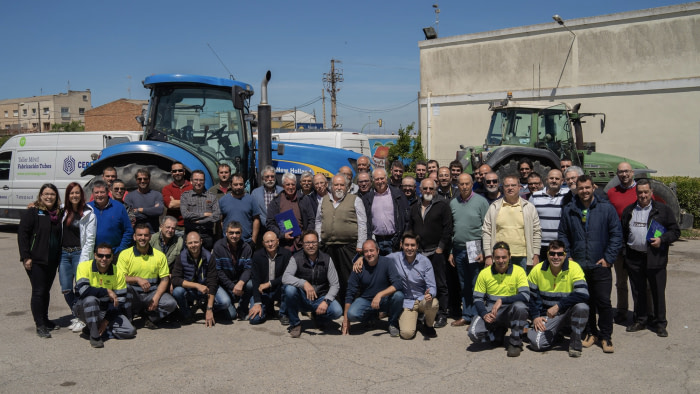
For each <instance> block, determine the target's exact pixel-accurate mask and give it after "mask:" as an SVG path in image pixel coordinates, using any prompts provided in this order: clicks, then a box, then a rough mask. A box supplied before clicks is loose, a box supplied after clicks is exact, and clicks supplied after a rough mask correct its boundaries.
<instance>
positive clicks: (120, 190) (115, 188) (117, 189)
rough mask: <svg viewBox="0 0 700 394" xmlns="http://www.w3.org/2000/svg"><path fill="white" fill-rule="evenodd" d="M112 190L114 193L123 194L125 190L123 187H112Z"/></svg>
mask: <svg viewBox="0 0 700 394" xmlns="http://www.w3.org/2000/svg"><path fill="white" fill-rule="evenodd" d="M112 190H114V191H115V192H123V191H124V190H126V188H125V187H113V188H112Z"/></svg>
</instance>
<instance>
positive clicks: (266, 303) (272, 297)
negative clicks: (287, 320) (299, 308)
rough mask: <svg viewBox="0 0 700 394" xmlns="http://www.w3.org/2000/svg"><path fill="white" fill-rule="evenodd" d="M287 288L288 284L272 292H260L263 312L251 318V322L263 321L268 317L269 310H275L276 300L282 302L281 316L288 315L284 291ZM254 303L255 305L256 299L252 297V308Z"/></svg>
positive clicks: (258, 322)
mask: <svg viewBox="0 0 700 394" xmlns="http://www.w3.org/2000/svg"><path fill="white" fill-rule="evenodd" d="M286 288H287V285H281V286H279V287H277V289H276V290H275V291H273V292H272V293H269V292H268V293H262V294H260V299H261V301H262V305H261V307H262V314H261V315H258V316H255V317H254V318H252V319H250V324H260V323H263V322H264V321H265V320H266V319H267V313H268V312H267V311H268V310H269V311H272V312H274V310H275V301H279V302H280V316H287V301H286V297H285V293H284V292H285V289H286ZM253 305H255V300H254V299H252V298H251V299H250V307H251V308H252V307H253Z"/></svg>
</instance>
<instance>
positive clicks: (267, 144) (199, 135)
mask: <svg viewBox="0 0 700 394" xmlns="http://www.w3.org/2000/svg"><path fill="white" fill-rule="evenodd" d="M270 76H271V74H270V72H269V71H268V72H267V74H266V76H265V78H264V79H263V82H262V89H261V92H262V94H261V96H262V97H261V102H260V105H259V106H258V116H259V121H258V138H254V136H253V131H252V126H254V124H255V117H254V115H252V114H250V98H251V96H253V89H252V87H251V86H250V85H249V84H246V83H243V82H240V81H236V80H232V79H222V78H215V77H207V76H200V75H187V74H160V75H152V76H149V77H147V78H146V79H145V80H144V81H143V85H144V87H145V88H147V89H150V90H151V94H150V99H149V104H148V110H147V111H146V112H145V113H144V115H143V116H140V117H139V121H140V122H141V124H142V125H143V128H144V136H143V140H142V141H138V142H130V143H124V144H119V145H115V146H112V147H109V148H106V149H104V150H103V151H102V152H101V154H100V157H99V158H98V159H97V160H96V161H95V162H93V163H92V165H90V166H89V167H88V168H87V169H85V170H84V171H83V173H82V174H81V176H86V175H93V176H98V175H100V174H102V170H103V169H104V168H106V167H109V166H111V167H114V168H116V169H117V174H118V176H119V178H121V179H122V180H124V181H125V182H127V188H128V189H129V190H133V189H135V188H136V183H135V180H134V175H135V173H136V171H137V170H138V169H139V168H143V167H145V168H148V169H149V170H150V171H151V188H153V189H156V190H160V189H161V188H162V187H163V186H165V185H166V184H168V183H169V182H171V178H170V166H171V164H172V163H173V162H175V161H179V162H182V163H183V164H184V166H185V169H186V172H187V175H188V177H189V175H190V174H191V173H192V171H194V170H202V171H204V173H205V175H206V181H205V187H207V188H209V187H211V186H212V185H213V184H214V183H215V182H216V174H217V167H218V165H219V164H222V163H226V164H229V165H230V166H231V169H232V172H233V173H240V174H242V175H243V177H244V179H246V185H247V187H248V189H249V190H250V189H252V188H254V187H255V186H256V185H257V184H258V183H259V170H258V169H259V168H262V167H263V166H265V165H272V166H274V167H275V168H276V171H277V173H283V172H292V173H294V174H301V173H302V172H303V171H311V172H312V173H314V174H316V173H322V174H325V175H326V176H327V177H330V176H332V175H333V174H335V173H336V172H337V171H338V169H339V168H340V167H342V166H350V167H351V168H353V170H355V169H356V168H357V167H356V160H357V158H358V157H360V155H359V154H357V153H355V152H352V151H348V150H343V149H335V148H327V147H322V146H316V145H308V144H297V143H285V144H282V143H278V142H276V141H275V142H273V141H272V137H271V111H270V106H269V104H268V103H267V83H268V81H269V80H270ZM88 187H89V186H88Z"/></svg>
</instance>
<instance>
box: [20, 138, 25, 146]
mask: <svg viewBox="0 0 700 394" xmlns="http://www.w3.org/2000/svg"><path fill="white" fill-rule="evenodd" d="M26 143H27V139H26V138H24V137H22V138H20V139H19V146H24V144H26Z"/></svg>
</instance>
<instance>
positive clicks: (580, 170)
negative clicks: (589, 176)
mask: <svg viewBox="0 0 700 394" xmlns="http://www.w3.org/2000/svg"><path fill="white" fill-rule="evenodd" d="M572 171H573V172H575V173H576V175H578V176H581V175H583V170H582V169H581V167H579V166H571V167H569V168H567V169H566V171H565V172H564V177H565V178H566V174H568V173H570V172H572Z"/></svg>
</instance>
